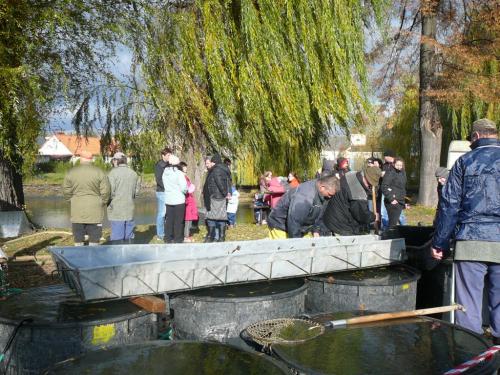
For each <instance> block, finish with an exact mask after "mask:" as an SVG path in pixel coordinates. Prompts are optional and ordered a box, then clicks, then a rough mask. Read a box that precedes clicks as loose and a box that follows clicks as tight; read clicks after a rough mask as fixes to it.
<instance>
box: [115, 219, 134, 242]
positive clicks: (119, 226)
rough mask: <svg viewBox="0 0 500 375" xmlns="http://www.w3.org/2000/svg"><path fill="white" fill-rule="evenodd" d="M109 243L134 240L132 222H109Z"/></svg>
mask: <svg viewBox="0 0 500 375" xmlns="http://www.w3.org/2000/svg"><path fill="white" fill-rule="evenodd" d="M110 224H111V238H110V239H111V241H122V240H130V239H132V238H134V227H135V222H134V220H128V221H110Z"/></svg>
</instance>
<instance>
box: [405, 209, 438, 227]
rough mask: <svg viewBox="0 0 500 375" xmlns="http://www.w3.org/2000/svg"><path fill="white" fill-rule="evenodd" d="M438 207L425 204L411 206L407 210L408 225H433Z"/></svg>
mask: <svg viewBox="0 0 500 375" xmlns="http://www.w3.org/2000/svg"><path fill="white" fill-rule="evenodd" d="M435 214H436V209H435V208H434V207H425V206H420V205H416V206H411V207H410V209H408V210H405V215H406V219H407V220H408V225H419V223H420V224H421V225H426V226H427V225H432V222H433V220H434V215H435Z"/></svg>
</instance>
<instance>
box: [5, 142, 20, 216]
mask: <svg viewBox="0 0 500 375" xmlns="http://www.w3.org/2000/svg"><path fill="white" fill-rule="evenodd" d="M18 170H19V169H18V168H16V165H14V164H13V163H12V162H11V161H9V160H7V159H5V158H4V157H3V154H2V153H1V152H0V211H13V210H22V209H23V206H24V192H23V177H22V175H21V174H20V173H19V172H18Z"/></svg>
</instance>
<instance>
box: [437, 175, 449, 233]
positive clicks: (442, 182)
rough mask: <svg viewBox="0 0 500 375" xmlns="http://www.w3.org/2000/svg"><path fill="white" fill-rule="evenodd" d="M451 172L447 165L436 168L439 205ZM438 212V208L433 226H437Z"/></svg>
mask: <svg viewBox="0 0 500 375" xmlns="http://www.w3.org/2000/svg"><path fill="white" fill-rule="evenodd" d="M449 174H450V171H449V170H448V169H446V168H445V167H437V168H436V172H435V176H436V180H437V195H438V205H439V201H440V200H441V196H442V195H443V187H444V185H445V184H446V181H447V180H448V175H449ZM437 214H438V211H437V210H436V214H435V215H434V221H433V226H436V220H437Z"/></svg>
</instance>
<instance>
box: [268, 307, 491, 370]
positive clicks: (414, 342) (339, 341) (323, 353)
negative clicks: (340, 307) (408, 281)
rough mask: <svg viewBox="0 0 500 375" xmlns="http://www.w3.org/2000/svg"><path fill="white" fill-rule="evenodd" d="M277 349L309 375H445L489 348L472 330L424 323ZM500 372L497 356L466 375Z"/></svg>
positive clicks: (330, 332)
mask: <svg viewBox="0 0 500 375" xmlns="http://www.w3.org/2000/svg"><path fill="white" fill-rule="evenodd" d="M350 316H353V314H350V313H343V314H341V313H336V314H325V315H320V316H316V317H313V318H312V319H313V320H316V321H318V322H326V321H329V320H336V319H345V318H347V317H350ZM272 348H273V353H274V354H275V355H276V356H277V357H278V358H280V359H281V360H283V361H284V362H286V363H287V364H288V365H290V366H291V367H292V368H295V369H296V370H297V372H299V373H305V374H308V375H315V374H342V375H358V374H374V375H376V374H380V375H387V374H405V375H413V374H415V375H422V374H425V375H433V374H436V375H437V374H440V375H441V374H443V373H444V372H446V371H448V370H451V369H452V368H455V367H456V366H458V365H460V364H462V363H464V362H466V361H468V360H470V359H471V358H473V357H475V356H477V355H479V354H481V353H483V352H484V351H485V350H487V349H488V344H487V342H486V341H485V340H484V339H483V338H482V337H481V336H480V335H477V334H475V333H473V332H471V331H469V330H466V329H463V328H460V327H458V326H455V325H451V324H449V323H447V322H444V321H440V320H436V319H432V318H427V317H421V318H412V319H400V320H390V321H385V322H377V323H367V324H360V325H354V326H350V327H344V328H336V329H332V328H326V330H325V333H324V334H323V335H320V336H318V337H316V338H313V339H311V340H307V341H304V342H302V343H298V344H294V345H279V344H275V345H273V347H272ZM499 367H500V363H499V358H498V354H496V355H495V356H494V357H493V358H492V359H491V360H489V361H486V362H485V363H483V364H482V365H481V366H478V367H475V368H474V369H473V370H470V371H469V372H466V373H467V374H471V373H474V374H494V373H495V374H496V370H497V369H498V368H499ZM464 374H465V373H464Z"/></svg>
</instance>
